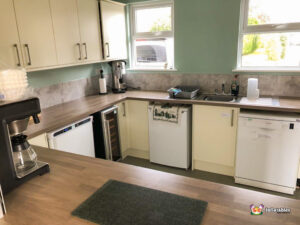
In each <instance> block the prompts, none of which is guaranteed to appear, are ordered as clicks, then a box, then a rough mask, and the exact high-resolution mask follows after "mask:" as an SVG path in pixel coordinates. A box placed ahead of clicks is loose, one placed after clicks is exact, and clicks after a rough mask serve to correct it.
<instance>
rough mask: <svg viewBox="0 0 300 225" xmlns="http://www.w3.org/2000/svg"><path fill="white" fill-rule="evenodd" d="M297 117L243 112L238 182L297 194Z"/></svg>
mask: <svg viewBox="0 0 300 225" xmlns="http://www.w3.org/2000/svg"><path fill="white" fill-rule="evenodd" d="M299 121H300V120H299V115H297V114H274V113H272V114H268V113H250V112H245V113H243V112H241V113H240V116H239V125H238V138H237V154H236V169H235V182H236V183H241V184H246V185H250V186H255V187H259V188H264V189H269V190H273V191H278V192H283V193H287V194H293V193H294V191H295V189H296V182H297V174H298V168H299V157H300V123H299Z"/></svg>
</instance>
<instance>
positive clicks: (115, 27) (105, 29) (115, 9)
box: [100, 0, 127, 60]
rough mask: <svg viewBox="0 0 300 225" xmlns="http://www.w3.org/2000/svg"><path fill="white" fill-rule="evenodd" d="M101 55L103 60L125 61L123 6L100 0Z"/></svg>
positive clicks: (107, 0)
mask: <svg viewBox="0 0 300 225" xmlns="http://www.w3.org/2000/svg"><path fill="white" fill-rule="evenodd" d="M100 5H101V22H102V36H103V45H104V46H103V50H104V51H103V55H104V58H105V59H111V60H114V59H126V58H127V47H126V21H125V5H124V4H121V3H118V2H113V1H109V0H101V1H100Z"/></svg>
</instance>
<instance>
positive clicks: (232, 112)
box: [231, 109, 234, 127]
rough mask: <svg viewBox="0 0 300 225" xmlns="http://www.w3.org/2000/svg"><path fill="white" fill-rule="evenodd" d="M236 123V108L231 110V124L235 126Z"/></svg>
mask: <svg viewBox="0 0 300 225" xmlns="http://www.w3.org/2000/svg"><path fill="white" fill-rule="evenodd" d="M233 125H234V109H233V110H231V126H232V127H233Z"/></svg>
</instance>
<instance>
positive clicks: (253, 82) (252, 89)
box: [247, 78, 259, 101]
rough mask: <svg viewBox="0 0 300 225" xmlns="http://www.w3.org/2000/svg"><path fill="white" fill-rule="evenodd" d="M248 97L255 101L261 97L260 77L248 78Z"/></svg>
mask: <svg viewBox="0 0 300 225" xmlns="http://www.w3.org/2000/svg"><path fill="white" fill-rule="evenodd" d="M247 98H248V100H250V101H255V100H257V99H258V98H259V89H258V79H256V78H249V79H248V88H247Z"/></svg>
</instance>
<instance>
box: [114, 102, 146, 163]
mask: <svg viewBox="0 0 300 225" xmlns="http://www.w3.org/2000/svg"><path fill="white" fill-rule="evenodd" d="M148 105H149V102H147V101H135V100H127V101H124V102H121V103H119V104H118V107H119V132H120V139H121V149H122V153H123V158H125V157H126V156H128V155H129V156H134V157H138V158H144V159H149V131H148Z"/></svg>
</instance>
